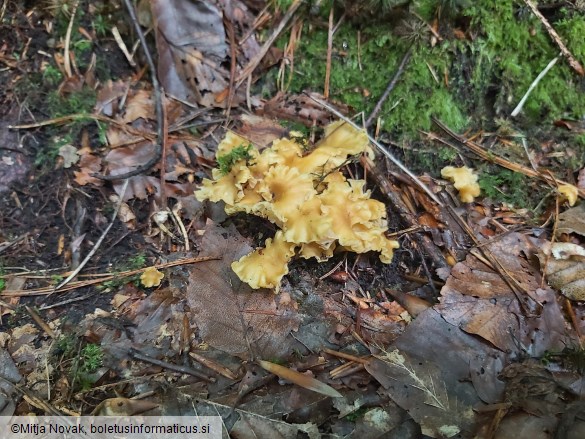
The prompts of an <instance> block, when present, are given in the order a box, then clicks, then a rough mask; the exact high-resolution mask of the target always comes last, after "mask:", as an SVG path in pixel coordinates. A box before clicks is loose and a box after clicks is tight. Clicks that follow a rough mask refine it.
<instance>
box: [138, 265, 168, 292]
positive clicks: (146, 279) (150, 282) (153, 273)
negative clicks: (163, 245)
mask: <svg viewBox="0 0 585 439" xmlns="http://www.w3.org/2000/svg"><path fill="white" fill-rule="evenodd" d="M164 277H165V275H164V273H161V272H160V271H158V270H157V269H156V267H148V268H147V269H146V270H144V271H143V272H142V275H140V283H141V284H142V285H144V286H145V287H146V288H151V287H158V286H159V285H160V282H161V281H162V280H163V278H164Z"/></svg>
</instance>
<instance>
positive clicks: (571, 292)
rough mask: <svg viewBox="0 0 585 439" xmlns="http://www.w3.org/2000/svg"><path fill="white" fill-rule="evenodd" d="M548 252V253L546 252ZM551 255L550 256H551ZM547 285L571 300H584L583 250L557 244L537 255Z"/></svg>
mask: <svg viewBox="0 0 585 439" xmlns="http://www.w3.org/2000/svg"><path fill="white" fill-rule="evenodd" d="M547 250H548V251H547ZM551 253H552V255H551ZM538 259H539V260H540V264H541V265H542V267H543V268H544V269H545V273H546V278H547V280H548V283H549V284H550V285H551V286H552V287H553V288H556V289H558V290H560V291H561V292H562V293H563V294H564V295H565V297H567V298H569V299H571V300H579V301H581V300H585V249H584V248H583V247H581V246H579V245H576V244H572V243H568V242H558V243H554V244H552V246H551V248H550V249H545V251H543V252H541V253H539V254H538Z"/></svg>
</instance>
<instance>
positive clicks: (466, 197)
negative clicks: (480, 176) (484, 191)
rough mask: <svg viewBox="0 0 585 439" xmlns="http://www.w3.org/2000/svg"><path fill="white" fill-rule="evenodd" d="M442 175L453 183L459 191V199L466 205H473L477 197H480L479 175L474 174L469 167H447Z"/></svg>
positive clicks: (442, 170)
mask: <svg viewBox="0 0 585 439" xmlns="http://www.w3.org/2000/svg"><path fill="white" fill-rule="evenodd" d="M441 175H442V176H443V178H447V179H449V180H451V181H452V182H453V186H455V189H457V190H458V191H459V199H460V200H461V201H463V202H464V203H472V202H473V200H474V199H475V197H478V196H479V194H480V189H479V184H477V174H475V173H474V172H473V169H470V168H468V167H467V166H463V167H462V168H455V167H453V166H446V167H444V168H443V169H441Z"/></svg>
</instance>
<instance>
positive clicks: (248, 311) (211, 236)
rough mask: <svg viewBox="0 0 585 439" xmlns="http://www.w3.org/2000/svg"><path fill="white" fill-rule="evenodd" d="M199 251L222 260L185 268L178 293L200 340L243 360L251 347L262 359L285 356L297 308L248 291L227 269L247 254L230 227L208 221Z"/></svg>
mask: <svg viewBox="0 0 585 439" xmlns="http://www.w3.org/2000/svg"><path fill="white" fill-rule="evenodd" d="M200 248H201V249H202V250H203V252H204V254H205V255H210V256H212V255H213V256H221V257H222V259H221V260H212V261H207V262H202V263H199V264H195V265H192V266H190V267H189V279H188V285H187V287H186V288H184V289H182V291H184V293H183V294H184V295H185V298H186V299H187V302H188V304H189V307H190V308H191V314H192V318H193V323H195V324H196V325H197V327H198V328H199V333H200V335H201V337H202V338H203V340H204V341H205V342H206V343H208V344H209V345H211V346H213V347H215V348H216V349H220V350H223V351H225V352H228V353H231V354H235V355H238V356H242V357H248V356H249V355H250V352H249V350H250V349H251V350H252V352H253V353H254V355H258V356H261V357H264V358H279V357H281V356H286V355H289V354H290V352H292V350H293V346H295V343H296V342H295V340H294V339H293V338H292V337H290V335H289V334H290V332H291V331H296V330H297V329H298V327H299V324H300V317H299V315H298V312H297V310H296V304H295V303H294V302H292V301H286V300H284V299H283V300H282V301H281V298H280V297H279V296H275V295H274V294H273V293H272V292H270V291H268V290H252V289H251V288H249V287H248V285H246V284H244V283H243V282H242V281H241V280H240V279H239V278H238V277H237V276H236V274H235V273H234V272H233V271H232V269H231V266H230V265H231V263H232V262H233V261H235V260H237V259H239V258H240V257H242V256H243V255H245V254H248V253H249V252H250V251H251V250H252V248H251V247H250V245H249V244H248V242H247V241H246V240H245V239H244V238H243V237H242V236H241V235H240V234H239V233H238V232H237V231H236V230H235V228H233V226H232V227H230V228H229V229H224V228H222V227H219V226H217V225H214V224H213V223H208V226H207V227H206V229H205V233H204V235H203V239H202V242H201V245H200Z"/></svg>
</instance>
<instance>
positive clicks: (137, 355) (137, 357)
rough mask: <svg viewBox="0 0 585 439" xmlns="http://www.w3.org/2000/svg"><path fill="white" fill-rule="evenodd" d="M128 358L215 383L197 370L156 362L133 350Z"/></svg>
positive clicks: (154, 359) (213, 379)
mask: <svg viewBox="0 0 585 439" xmlns="http://www.w3.org/2000/svg"><path fill="white" fill-rule="evenodd" d="M130 357H132V358H133V359H134V360H140V361H144V362H146V363H150V364H154V365H155V366H160V367H163V368H165V369H169V370H172V371H175V372H179V373H186V374H188V375H192V376H195V377H197V378H201V379H202V380H203V381H207V382H208V383H214V382H215V381H216V379H215V378H212V377H209V376H207V375H205V374H204V373H202V372H199V371H198V370H195V369H193V368H192V367H187V366H179V365H177V364H173V363H168V362H166V361H161V360H157V359H156V358H152V357H149V356H148V355H144V354H141V353H140V352H138V351H136V350H135V349H131V350H130Z"/></svg>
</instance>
